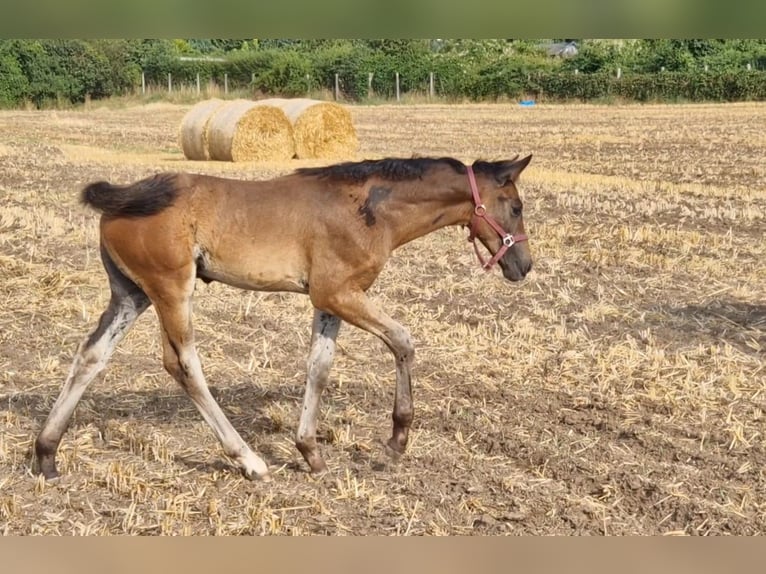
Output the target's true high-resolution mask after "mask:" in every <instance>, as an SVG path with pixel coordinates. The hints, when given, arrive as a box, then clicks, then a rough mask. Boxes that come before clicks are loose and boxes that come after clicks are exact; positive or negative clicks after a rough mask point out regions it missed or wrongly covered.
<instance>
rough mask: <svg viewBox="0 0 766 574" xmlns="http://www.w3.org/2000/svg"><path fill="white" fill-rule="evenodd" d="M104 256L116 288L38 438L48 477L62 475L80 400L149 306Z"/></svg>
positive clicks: (42, 468)
mask: <svg viewBox="0 0 766 574" xmlns="http://www.w3.org/2000/svg"><path fill="white" fill-rule="evenodd" d="M102 259H103V262H104V267H105V268H106V272H107V274H108V276H109V283H110V287H111V291H112V296H111V299H110V301H109V306H108V307H107V309H106V311H104V313H103V314H102V315H101V318H100V319H99V322H98V326H97V327H96V329H95V330H94V331H93V332H92V333H91V334H90V335H89V336H88V338H87V339H85V340H84V341H83V342H82V343H81V344H80V347H79V348H78V350H77V354H76V355H75V357H74V360H73V361H72V366H71V368H70V369H69V375H68V377H67V379H66V382H65V383H64V388H63V389H62V390H61V393H60V394H59V397H58V399H56V402H55V404H54V405H53V408H52V409H51V412H50V414H49V415H48V418H47V420H46V421H45V424H44V425H43V428H42V430H41V431H40V434H39V435H38V436H37V440H36V441H35V454H36V455H37V463H38V467H39V470H40V472H41V473H42V474H43V475H44V476H45V478H47V479H51V478H55V477H57V476H58V471H57V470H56V451H57V450H58V446H59V443H60V442H61V437H62V436H63V434H64V431H66V428H67V425H68V424H69V421H70V419H71V418H72V413H73V412H74V410H75V407H76V406H77V403H78V402H79V401H80V398H81V397H82V395H83V393H84V392H85V390H86V389H87V388H88V386H89V385H90V383H91V382H92V381H93V380H94V379H95V377H96V375H98V373H99V372H101V371H102V370H103V369H104V367H105V366H106V363H107V361H108V360H109V357H111V355H112V352H113V351H114V349H115V348H116V347H117V345H118V344H119V342H120V341H121V340H122V338H123V337H124V336H125V334H126V333H127V332H128V331H129V330H130V327H131V326H132V325H133V323H135V321H136V319H137V318H138V316H139V315H141V313H143V312H144V311H145V310H146V309H147V307H149V299H148V297H147V296H146V295H145V294H144V293H143V291H141V289H139V288H138V286H136V285H135V283H133V282H132V281H130V279H128V278H127V277H125V276H124V275H123V274H122V273H121V272H120V271H119V270H118V269H117V268H116V267H115V265H114V263H112V261H111V260H110V259H109V256H108V255H106V253H105V252H102Z"/></svg>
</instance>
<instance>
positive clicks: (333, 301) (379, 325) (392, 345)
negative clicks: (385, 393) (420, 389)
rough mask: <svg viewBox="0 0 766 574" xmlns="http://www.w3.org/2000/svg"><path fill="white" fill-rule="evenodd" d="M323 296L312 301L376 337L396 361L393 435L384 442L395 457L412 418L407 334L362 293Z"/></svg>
mask: <svg viewBox="0 0 766 574" xmlns="http://www.w3.org/2000/svg"><path fill="white" fill-rule="evenodd" d="M325 293H328V296H327V297H322V296H321V295H320V294H315V293H312V294H311V297H312V302H313V303H314V305H315V306H316V307H318V308H320V309H325V310H327V311H329V312H330V313H332V314H333V315H336V316H337V317H340V318H341V319H343V320H344V321H346V322H348V323H351V324H352V325H355V326H357V327H359V328H360V329H364V330H365V331H368V332H370V333H372V334H373V335H376V336H377V337H379V338H380V339H381V340H382V341H383V342H384V343H385V344H386V345H387V346H388V348H389V349H390V350H391V353H393V355H394V360H395V362H396V394H395V398H394V410H393V415H392V417H393V432H392V434H391V438H390V439H389V440H388V447H389V451H390V452H389V454H391V455H393V456H394V457H398V456H399V455H401V454H403V453H404V451H405V449H406V447H407V440H408V438H409V432H410V427H411V426H412V420H413V416H414V409H413V402H412V375H411V371H412V363H413V360H414V357H415V349H414V347H413V345H412V339H411V337H410V334H409V332H408V331H407V329H405V328H404V327H403V326H402V325H400V324H399V323H397V322H396V321H394V320H393V319H392V318H391V317H389V316H388V315H386V314H385V313H383V311H381V310H380V309H379V308H378V307H377V305H375V304H374V303H373V302H372V301H370V299H369V298H368V297H367V295H365V294H364V293H363V292H347V291H342V290H327V291H325Z"/></svg>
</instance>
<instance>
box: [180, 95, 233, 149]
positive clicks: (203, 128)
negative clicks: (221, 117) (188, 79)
mask: <svg viewBox="0 0 766 574" xmlns="http://www.w3.org/2000/svg"><path fill="white" fill-rule="evenodd" d="M225 103H226V102H225V101H224V100H221V99H218V98H213V99H210V100H203V101H201V102H199V103H198V104H196V105H195V106H193V107H192V109H190V110H189V111H188V112H187V113H186V115H185V116H184V117H183V119H182V120H181V127H180V129H179V130H178V145H179V146H180V148H181V149H182V150H183V152H184V156H185V157H186V159H192V160H208V159H210V153H209V152H208V143H207V126H208V122H209V121H210V118H211V117H212V115H213V114H214V113H215V112H216V111H217V110H218V109H219V108H220V107H221V106H222V105H224V104H225Z"/></svg>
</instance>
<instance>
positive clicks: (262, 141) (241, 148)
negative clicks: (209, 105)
mask: <svg viewBox="0 0 766 574" xmlns="http://www.w3.org/2000/svg"><path fill="white" fill-rule="evenodd" d="M207 140H208V149H209V150H210V158H211V159H215V160H221V161H235V162H237V161H281V160H288V159H292V158H293V157H294V156H295V141H294V139H293V126H292V124H291V123H290V120H289V119H287V116H286V115H285V113H284V112H283V111H282V110H281V109H280V108H278V107H276V106H269V105H264V104H262V103H261V102H253V101H250V100H233V101H231V102H228V103H227V104H225V105H224V106H221V107H220V108H219V109H218V110H217V111H216V112H215V114H213V116H212V117H211V118H210V121H209V122H208V127H207Z"/></svg>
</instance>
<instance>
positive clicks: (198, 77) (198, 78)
mask: <svg viewBox="0 0 766 574" xmlns="http://www.w3.org/2000/svg"><path fill="white" fill-rule="evenodd" d="M197 95H198V96H199V74H197Z"/></svg>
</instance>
